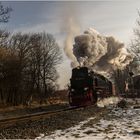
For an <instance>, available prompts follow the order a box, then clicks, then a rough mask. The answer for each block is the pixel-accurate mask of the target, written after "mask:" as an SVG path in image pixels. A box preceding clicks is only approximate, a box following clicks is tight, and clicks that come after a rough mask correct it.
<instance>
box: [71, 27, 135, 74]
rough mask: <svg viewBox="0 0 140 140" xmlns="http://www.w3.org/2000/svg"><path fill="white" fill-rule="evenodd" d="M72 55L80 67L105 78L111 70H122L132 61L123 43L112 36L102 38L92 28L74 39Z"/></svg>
mask: <svg viewBox="0 0 140 140" xmlns="http://www.w3.org/2000/svg"><path fill="white" fill-rule="evenodd" d="M73 54H74V55H75V57H76V58H77V61H78V62H79V64H80V65H81V66H86V67H88V68H90V69H92V70H94V71H96V72H98V73H101V74H104V75H105V76H107V77H110V76H111V72H112V71H113V70H115V69H123V68H124V67H125V66H126V65H128V64H129V63H130V62H131V61H132V59H133V57H132V56H131V54H129V53H128V51H127V49H126V48H125V46H124V44H123V43H121V42H119V41H118V40H116V39H115V38H114V37H112V36H110V37H107V36H103V35H101V34H100V33H98V32H97V31H96V30H94V29H92V28H89V29H88V30H87V31H85V32H84V34H83V35H79V36H76V37H75V44H74V45H73Z"/></svg>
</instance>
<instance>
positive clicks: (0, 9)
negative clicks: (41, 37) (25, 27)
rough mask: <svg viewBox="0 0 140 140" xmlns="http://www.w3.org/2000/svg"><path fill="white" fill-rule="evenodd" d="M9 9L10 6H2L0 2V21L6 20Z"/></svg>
mask: <svg viewBox="0 0 140 140" xmlns="http://www.w3.org/2000/svg"><path fill="white" fill-rule="evenodd" d="M11 11H12V8H11V7H4V6H3V5H2V4H1V2H0V22H8V21H9V18H10V12H11Z"/></svg>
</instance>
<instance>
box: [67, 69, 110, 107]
mask: <svg viewBox="0 0 140 140" xmlns="http://www.w3.org/2000/svg"><path fill="white" fill-rule="evenodd" d="M110 95H112V83H111V82H110V81H109V80H108V79H107V78H105V77H104V76H102V75H100V74H97V73H95V72H93V71H92V72H89V70H88V68H87V67H77V68H74V69H73V70H72V77H71V79H70V87H69V104H70V105H71V106H87V105H90V104H95V103H96V102H97V100H98V98H104V97H108V96H110Z"/></svg>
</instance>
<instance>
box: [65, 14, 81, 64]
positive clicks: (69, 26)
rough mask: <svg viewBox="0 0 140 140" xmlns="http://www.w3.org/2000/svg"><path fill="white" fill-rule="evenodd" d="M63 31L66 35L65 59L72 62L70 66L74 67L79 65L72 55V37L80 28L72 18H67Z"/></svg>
mask: <svg viewBox="0 0 140 140" xmlns="http://www.w3.org/2000/svg"><path fill="white" fill-rule="evenodd" d="M65 31H66V33H67V36H66V39H65V41H64V51H65V53H66V55H67V57H68V58H69V59H71V60H72V62H71V66H72V67H76V66H78V65H79V63H78V62H77V59H76V57H75V56H74V54H73V42H74V37H75V36H76V35H78V34H79V32H80V27H79V24H78V23H77V22H76V20H75V18H74V17H72V16H69V17H68V18H67V23H65Z"/></svg>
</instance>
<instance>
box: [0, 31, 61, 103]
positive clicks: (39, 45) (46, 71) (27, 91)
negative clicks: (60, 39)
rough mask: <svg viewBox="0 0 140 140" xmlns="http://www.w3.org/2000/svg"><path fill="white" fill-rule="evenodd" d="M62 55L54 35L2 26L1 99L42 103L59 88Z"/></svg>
mask: <svg viewBox="0 0 140 140" xmlns="http://www.w3.org/2000/svg"><path fill="white" fill-rule="evenodd" d="M61 60H62V55H61V51H60V48H59V46H58V44H57V43H56V41H55V39H54V37H53V36H52V35H50V34H46V33H44V32H43V33H26V34H22V33H16V34H14V35H11V34H10V33H8V32H5V31H3V30H0V103H3V104H10V105H19V104H27V103H28V101H29V100H30V99H31V98H34V99H36V100H38V101H39V102H40V103H41V102H43V101H46V99H47V97H48V96H49V95H50V94H51V93H53V92H54V90H55V89H56V88H57V85H56V79H57V78H58V74H57V71H56V65H57V64H59V63H60V62H61Z"/></svg>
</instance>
